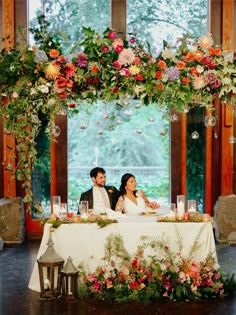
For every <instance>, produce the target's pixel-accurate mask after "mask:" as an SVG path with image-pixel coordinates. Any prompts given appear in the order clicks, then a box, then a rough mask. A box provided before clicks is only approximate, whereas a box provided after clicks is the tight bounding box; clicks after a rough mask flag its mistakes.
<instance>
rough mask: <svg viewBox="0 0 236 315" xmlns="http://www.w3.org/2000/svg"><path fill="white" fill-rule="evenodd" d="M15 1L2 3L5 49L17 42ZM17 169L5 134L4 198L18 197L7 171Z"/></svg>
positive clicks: (12, 143)
mask: <svg viewBox="0 0 236 315" xmlns="http://www.w3.org/2000/svg"><path fill="white" fill-rule="evenodd" d="M14 16H15V14H14V0H4V1H2V36H3V38H8V39H6V40H5V41H4V42H3V45H2V46H3V48H8V47H12V46H13V45H14V41H15V25H14ZM9 164H10V165H11V167H12V169H13V170H14V169H15V138H14V136H13V135H11V134H6V133H5V132H3V167H4V170H3V177H4V180H3V185H4V192H3V193H4V196H7V197H15V196H16V180H15V179H13V178H12V174H11V172H9V171H7V170H6V167H7V166H8V165H9Z"/></svg>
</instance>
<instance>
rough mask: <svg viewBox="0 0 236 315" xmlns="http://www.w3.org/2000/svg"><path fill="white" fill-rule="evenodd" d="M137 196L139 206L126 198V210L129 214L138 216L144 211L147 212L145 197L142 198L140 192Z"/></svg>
mask: <svg viewBox="0 0 236 315" xmlns="http://www.w3.org/2000/svg"><path fill="white" fill-rule="evenodd" d="M136 195H137V197H136V200H137V204H135V203H134V202H133V201H132V200H130V199H129V198H127V197H126V196H124V209H125V212H126V213H127V214H138V213H140V212H142V211H145V201H144V199H143V197H141V195H140V192H139V191H137V194H136Z"/></svg>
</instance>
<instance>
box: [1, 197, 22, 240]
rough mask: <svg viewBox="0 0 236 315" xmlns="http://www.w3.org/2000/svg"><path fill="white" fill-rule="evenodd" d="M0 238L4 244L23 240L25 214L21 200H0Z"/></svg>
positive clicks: (17, 198)
mask: <svg viewBox="0 0 236 315" xmlns="http://www.w3.org/2000/svg"><path fill="white" fill-rule="evenodd" d="M0 237H2V239H3V241H4V244H6V245H7V244H9V245H10V244H13V245H14V244H19V243H22V242H23V241H24V240H25V213H24V207H23V201H22V198H20V197H16V198H9V199H5V198H3V199H0Z"/></svg>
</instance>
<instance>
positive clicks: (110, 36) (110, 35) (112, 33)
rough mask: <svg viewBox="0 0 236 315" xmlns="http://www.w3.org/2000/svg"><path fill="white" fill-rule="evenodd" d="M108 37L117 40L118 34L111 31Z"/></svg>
mask: <svg viewBox="0 0 236 315" xmlns="http://www.w3.org/2000/svg"><path fill="white" fill-rule="evenodd" d="M108 37H109V38H110V39H115V38H116V32H113V31H110V32H109V33H108Z"/></svg>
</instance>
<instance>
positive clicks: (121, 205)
mask: <svg viewBox="0 0 236 315" xmlns="http://www.w3.org/2000/svg"><path fill="white" fill-rule="evenodd" d="M90 177H91V179H92V181H93V187H92V188H91V189H89V190H88V191H86V192H84V193H82V194H81V197H80V201H88V207H89V209H93V210H94V212H102V210H103V209H112V210H115V211H121V212H122V213H138V212H140V211H144V210H145V208H146V207H148V208H151V209H157V208H158V207H159V205H158V204H157V203H156V202H150V201H149V200H148V198H147V197H146V195H145V193H144V192H143V191H142V190H137V189H136V186H137V183H136V180H135V176H134V175H132V174H128V173H127V174H124V175H123V176H122V178H121V185H120V191H118V190H117V188H116V187H114V186H106V185H105V184H106V171H105V170H104V169H103V168H101V167H95V168H93V169H92V170H91V171H90Z"/></svg>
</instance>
